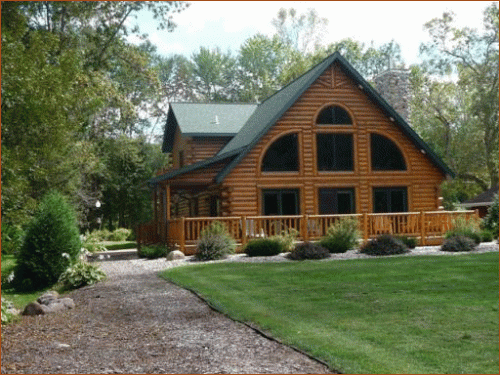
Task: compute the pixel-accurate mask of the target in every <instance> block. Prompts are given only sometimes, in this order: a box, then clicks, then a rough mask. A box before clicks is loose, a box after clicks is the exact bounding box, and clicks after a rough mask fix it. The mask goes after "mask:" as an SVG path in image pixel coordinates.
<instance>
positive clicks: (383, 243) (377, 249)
mask: <svg viewBox="0 0 500 375" xmlns="http://www.w3.org/2000/svg"><path fill="white" fill-rule="evenodd" d="M359 252H360V253H362V254H366V255H375V256H381V255H397V254H406V253H408V252H410V250H408V248H407V247H406V246H405V244H404V243H403V242H401V241H400V240H399V239H397V238H395V237H394V236H391V235H390V234H383V235H381V236H379V237H377V238H375V239H374V240H372V241H370V242H368V243H367V244H365V245H364V246H362V247H361V249H360V250H359Z"/></svg>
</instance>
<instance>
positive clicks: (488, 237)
mask: <svg viewBox="0 0 500 375" xmlns="http://www.w3.org/2000/svg"><path fill="white" fill-rule="evenodd" d="M480 234H481V242H491V241H493V239H494V238H495V235H494V234H493V232H491V231H490V230H488V229H483V230H481V232H480Z"/></svg>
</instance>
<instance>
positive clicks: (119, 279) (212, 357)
mask: <svg viewBox="0 0 500 375" xmlns="http://www.w3.org/2000/svg"><path fill="white" fill-rule="evenodd" d="M489 251H498V244H497V243H489V244H482V245H480V246H478V248H477V249H476V251H475V252H489ZM424 254H425V255H452V254H450V253H443V252H441V251H439V248H438V247H426V248H417V249H414V250H413V251H412V253H411V254H410V255H424ZM453 255H457V256H460V255H459V254H453ZM404 256H406V255H404ZM355 257H356V258H365V257H368V256H365V255H361V254H359V253H357V252H356V251H349V252H347V253H345V254H336V255H333V256H332V257H331V258H330V260H324V261H335V260H341V259H350V258H355ZM264 260H265V261H287V260H286V259H285V258H284V257H283V256H276V257H268V258H260V259H259V258H251V259H249V258H247V257H244V256H239V255H237V256H232V257H231V259H230V260H229V261H236V262H243V261H264ZM189 263H190V262H189V260H187V261H174V262H167V261H165V260H164V259H161V260H142V259H133V260H113V261H105V262H100V265H101V267H102V268H103V270H104V271H105V272H106V273H107V275H108V279H107V280H106V281H104V282H101V283H98V284H97V285H94V286H90V287H86V288H82V289H79V290H76V291H74V292H72V293H70V294H69V297H71V298H73V299H74V301H75V303H76V308H75V309H73V310H69V311H67V312H64V313H57V314H52V315H47V316H41V317H23V318H22V319H21V321H20V322H19V323H16V324H12V325H9V326H6V327H4V328H3V329H2V366H1V370H2V374H11V373H38V374H40V373H50V374H56V373H64V374H71V373H80V374H82V373H92V374H95V373H97V374H102V373H124V374H125V373H136V374H137V373H147V374H154V373H184V374H186V373H187V374H195V373H281V374H287V373H316V374H320V373H328V372H329V369H328V368H327V367H326V366H323V365H322V364H321V363H318V362H316V361H314V360H313V359H311V358H309V357H307V356H305V355H303V354H301V353H299V352H297V351H295V350H293V349H291V348H289V347H287V346H284V345H281V344H279V343H278V342H276V341H273V340H269V339H267V338H265V337H263V336H262V335H260V334H258V333H257V332H255V331H254V330H252V329H251V328H249V327H247V326H245V325H243V324H240V323H237V322H234V321H232V320H231V319H229V318H227V317H226V316H224V315H222V314H220V313H218V312H215V311H213V310H211V309H210V308H209V307H208V306H207V305H206V304H205V303H204V302H203V301H201V300H200V299H199V298H198V297H196V296H195V295H194V294H192V293H191V292H188V291H186V290H184V289H181V288H179V287H177V286H175V285H173V284H170V283H167V282H166V281H164V280H162V279H160V278H158V277H157V276H156V273H157V272H158V271H160V270H162V269H165V268H167V267H174V266H180V265H185V264H189Z"/></svg>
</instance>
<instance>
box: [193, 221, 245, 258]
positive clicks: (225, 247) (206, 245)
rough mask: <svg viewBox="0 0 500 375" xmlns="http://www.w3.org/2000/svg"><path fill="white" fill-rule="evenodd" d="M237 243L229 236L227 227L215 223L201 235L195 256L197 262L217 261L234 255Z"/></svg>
mask: <svg viewBox="0 0 500 375" xmlns="http://www.w3.org/2000/svg"><path fill="white" fill-rule="evenodd" d="M235 249H236V242H235V241H234V239H233V238H231V236H230V235H229V232H228V231H227V228H226V226H225V225H224V224H223V223H221V222H219V221H214V222H213V223H211V224H210V225H209V226H208V227H207V228H205V229H203V230H202V231H201V233H200V238H199V240H198V244H197V246H196V253H195V254H194V256H195V258H196V259H197V260H201V261H206V260H217V259H222V258H225V257H226V256H227V255H229V254H232V253H234V251H235Z"/></svg>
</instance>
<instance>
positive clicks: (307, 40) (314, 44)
mask: <svg viewBox="0 0 500 375" xmlns="http://www.w3.org/2000/svg"><path fill="white" fill-rule="evenodd" d="M271 23H272V25H273V26H274V27H275V29H276V33H277V35H278V36H279V37H280V39H281V40H282V41H283V42H284V43H286V44H287V45H289V46H290V47H292V48H293V49H295V50H296V51H299V52H301V53H310V52H313V51H314V50H315V49H316V48H318V47H319V45H320V44H321V41H322V39H323V36H324V34H325V31H326V26H327V25H328V20H327V19H326V18H323V17H320V16H319V14H318V12H317V11H316V10H315V9H308V10H307V12H306V13H305V14H300V15H299V14H298V13H297V11H296V10H295V9H294V8H290V9H285V8H281V9H280V10H279V12H278V14H277V16H276V18H273V20H272V21H271Z"/></svg>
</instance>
